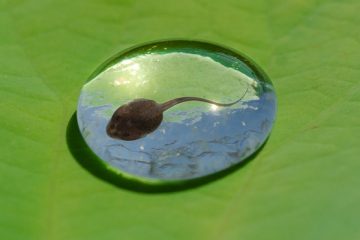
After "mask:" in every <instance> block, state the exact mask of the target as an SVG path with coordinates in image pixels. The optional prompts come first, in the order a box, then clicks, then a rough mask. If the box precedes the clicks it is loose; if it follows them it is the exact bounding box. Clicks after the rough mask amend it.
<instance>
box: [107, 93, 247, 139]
mask: <svg viewBox="0 0 360 240" xmlns="http://www.w3.org/2000/svg"><path fill="white" fill-rule="evenodd" d="M247 91H248V89H246V91H245V93H244V94H243V96H242V97H241V98H239V99H238V100H236V101H234V102H231V103H217V102H214V101H211V100H208V99H204V98H200V97H179V98H175V99H172V100H169V101H167V102H164V103H157V102H155V101H154V100H151V99H144V98H139V99H134V100H132V101H131V102H128V103H126V104H124V105H121V106H120V107H119V108H117V109H116V110H115V112H114V113H113V115H112V117H111V119H110V121H109V123H108V125H107V127H106V132H107V134H108V136H110V137H112V138H116V139H120V140H126V141H132V140H136V139H139V138H142V137H145V136H146V135H147V134H149V133H151V132H153V131H155V130H156V129H157V128H158V127H159V125H160V124H161V121H162V119H163V112H165V111H166V110H168V109H169V108H171V107H173V106H175V105H177V104H179V103H183V102H188V101H200V102H206V103H211V104H214V105H216V106H219V107H229V106H232V105H234V104H236V103H238V102H240V101H241V100H242V99H243V98H244V96H245V95H246V93H247Z"/></svg>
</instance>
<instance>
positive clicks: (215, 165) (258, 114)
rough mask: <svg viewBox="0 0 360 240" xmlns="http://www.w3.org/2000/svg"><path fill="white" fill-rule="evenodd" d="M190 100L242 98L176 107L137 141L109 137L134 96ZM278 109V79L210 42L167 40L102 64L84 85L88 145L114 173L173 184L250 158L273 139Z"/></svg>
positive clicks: (81, 108)
mask: <svg viewBox="0 0 360 240" xmlns="http://www.w3.org/2000/svg"><path fill="white" fill-rule="evenodd" d="M189 96H190V97H197V98H202V99H207V100H210V101H213V102H216V103H223V104H224V103H231V102H234V101H237V100H239V99H241V100H240V101H238V102H236V103H235V104H232V105H230V106H220V105H219V104H216V103H208V102H203V101H187V102H183V103H180V104H176V105H174V106H172V107H170V108H169V109H167V110H166V111H164V112H163V113H162V114H163V119H162V121H161V123H160V125H159V126H158V127H157V128H156V127H155V128H154V129H153V131H150V132H146V134H143V135H142V136H140V135H139V136H140V137H139V138H137V139H135V140H132V141H127V140H121V139H117V138H113V137H110V136H111V135H109V133H108V132H107V125H108V123H109V121H110V119H111V118H112V115H113V114H114V112H115V110H116V109H118V108H119V107H120V106H123V105H124V104H127V103H129V102H131V101H133V100H134V99H139V98H142V99H150V100H154V101H156V102H157V103H159V104H161V103H165V102H167V101H169V100H172V99H175V98H181V97H189ZM156 106H158V105H156ZM126 111H127V110H126ZM275 111H276V96H275V92H274V89H273V86H272V84H271V82H270V80H269V79H268V77H267V76H266V75H265V74H264V73H263V71H262V70H261V69H260V68H259V67H258V66H257V65H256V64H254V63H253V62H252V61H251V60H249V59H248V58H247V57H245V56H243V55H241V54H239V53H236V52H234V51H232V50H229V49H226V48H223V47H220V46H217V45H213V44H209V43H203V42H197V41H164V42H157V43H151V44H145V45H142V46H138V47H135V48H132V49H130V50H127V51H125V52H123V53H121V54H118V55H116V56H115V57H113V58H111V59H110V60H109V61H107V62H106V63H104V64H103V65H101V67H99V69H98V70H97V71H95V73H94V74H93V75H92V76H91V77H90V80H89V81H88V82H87V83H86V84H85V85H84V86H83V88H82V91H81V95H80V98H79V103H78V109H77V118H78V123H79V127H80V131H81V133H82V136H83V137H84V139H85V141H86V143H87V144H88V146H89V147H90V148H91V149H92V151H93V152H94V153H95V154H96V155H97V156H98V157H99V158H100V159H101V160H103V161H104V162H105V163H106V164H108V167H109V169H110V170H115V171H117V172H119V171H120V172H121V173H123V174H125V175H128V176H129V175H130V176H135V177H138V178H142V179H148V180H168V181H172V180H184V179H192V178H197V177H202V176H206V175H209V174H213V173H215V172H218V171H221V170H223V169H226V168H228V167H230V166H232V165H234V164H237V163H239V162H241V161H243V160H244V159H245V158H247V157H249V156H250V155H251V154H252V153H254V152H255V151H256V150H257V149H259V147H260V146H261V145H262V144H263V143H264V141H265V140H266V138H267V137H268V135H269V133H270V131H271V128H272V125H273V122H274V118H275ZM142 112H143V113H144V114H151V111H148V110H147V109H143V111H142ZM122 124H125V123H124V122H122ZM126 124H130V125H129V126H133V125H132V124H134V123H133V122H131V121H130V123H129V122H127V123H126ZM123 126H125V125H123ZM129 129H130V128H129ZM111 131H112V130H111ZM129 131H130V130H129ZM121 134H124V133H121ZM126 134H127V136H129V135H132V134H133V133H131V132H130V133H126Z"/></svg>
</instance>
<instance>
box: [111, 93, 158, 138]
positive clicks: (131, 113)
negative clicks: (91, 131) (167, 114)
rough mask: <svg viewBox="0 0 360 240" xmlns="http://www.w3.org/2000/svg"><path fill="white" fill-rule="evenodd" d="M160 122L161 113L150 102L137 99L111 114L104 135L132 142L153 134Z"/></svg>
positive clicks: (156, 105)
mask: <svg viewBox="0 0 360 240" xmlns="http://www.w3.org/2000/svg"><path fill="white" fill-rule="evenodd" d="M161 121H162V112H161V110H160V108H159V107H158V104H157V103H155V102H154V101H152V100H146V99H137V100H135V101H132V102H130V103H128V104H125V105H122V106H120V107H119V108H118V109H116V111H115V112H114V113H113V115H112V117H111V119H110V121H109V123H108V125H107V127H106V133H107V134H108V136H109V137H112V138H115V139H120V140H125V141H132V140H136V139H139V138H142V137H144V136H146V135H147V134H149V133H151V132H153V131H154V130H155V129H156V128H157V127H158V126H159V125H160V123H161Z"/></svg>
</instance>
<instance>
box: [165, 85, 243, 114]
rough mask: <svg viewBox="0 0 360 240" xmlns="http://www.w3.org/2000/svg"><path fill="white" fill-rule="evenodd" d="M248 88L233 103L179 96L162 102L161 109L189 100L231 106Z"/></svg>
mask: <svg viewBox="0 0 360 240" xmlns="http://www.w3.org/2000/svg"><path fill="white" fill-rule="evenodd" d="M248 90H249V87H248V88H246V91H245V93H244V94H243V95H242V96H241V97H240V98H239V99H238V100H236V101H234V102H231V103H218V102H214V101H211V100H208V99H205V98H200V97H179V98H175V99H173V100H170V101H167V102H164V103H162V104H161V109H162V111H166V110H168V109H169V108H171V107H173V106H175V105H177V104H179V103H183V102H187V101H199V102H206V103H211V104H214V105H216V106H219V107H229V106H232V105H234V104H236V103H238V102H240V101H241V100H242V99H243V98H244V97H245V95H246V94H247V92H248Z"/></svg>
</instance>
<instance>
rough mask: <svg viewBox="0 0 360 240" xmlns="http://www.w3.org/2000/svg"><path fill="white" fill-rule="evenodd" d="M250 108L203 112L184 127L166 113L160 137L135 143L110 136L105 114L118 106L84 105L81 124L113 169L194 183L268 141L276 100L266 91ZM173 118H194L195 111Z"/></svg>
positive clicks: (177, 113) (93, 147)
mask: <svg viewBox="0 0 360 240" xmlns="http://www.w3.org/2000/svg"><path fill="white" fill-rule="evenodd" d="M246 105H247V106H246V108H244V107H241V108H235V109H228V108H221V109H218V111H216V112H215V113H214V112H212V111H209V112H202V113H201V117H200V118H197V117H196V119H194V118H184V119H183V120H182V121H180V122H171V121H166V113H165V119H164V121H163V123H162V124H161V125H160V127H159V128H158V129H157V130H156V131H155V132H153V133H151V134H149V135H147V136H146V137H145V138H142V139H138V140H135V141H119V140H116V139H112V138H109V137H108V136H107V134H106V132H105V127H106V124H107V123H108V121H109V118H108V117H104V115H105V114H104V112H106V110H107V109H109V108H111V109H113V108H114V107H113V106H110V105H107V106H106V105H104V106H99V107H84V106H81V107H79V112H78V119H79V124H80V129H81V131H82V132H83V133H84V135H85V136H86V137H85V138H86V141H87V143H88V145H89V146H90V148H92V149H93V151H94V152H95V153H96V154H97V155H98V156H99V157H100V158H101V159H103V160H105V161H106V162H108V163H109V164H111V165H112V166H114V167H117V168H119V169H121V170H123V171H126V172H128V173H132V174H134V175H138V176H142V177H147V178H156V179H190V178H195V177H200V176H205V175H208V174H211V173H214V172H217V171H219V170H221V169H225V168H227V167H229V166H231V165H233V164H236V163H238V162H240V161H241V160H243V159H245V158H246V157H248V156H249V155H250V154H251V153H253V152H254V151H255V150H256V149H257V148H258V147H259V146H260V145H261V144H262V143H263V142H264V141H265V139H266V137H267V136H268V134H269V132H270V130H271V126H272V122H273V118H274V116H273V114H274V108H275V95H274V94H273V93H272V92H266V93H264V94H263V95H262V96H261V97H260V99H259V100H252V101H249V102H247V103H246ZM238 106H242V105H241V104H238ZM195 111H197V110H196V109H195ZM172 114H175V115H182V116H187V115H190V116H191V114H189V112H174V113H172ZM170 118H171V117H170ZM83 119H86V121H85V122H84V121H82V120H83Z"/></svg>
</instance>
